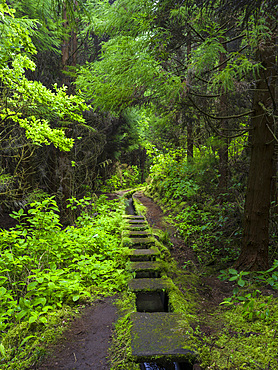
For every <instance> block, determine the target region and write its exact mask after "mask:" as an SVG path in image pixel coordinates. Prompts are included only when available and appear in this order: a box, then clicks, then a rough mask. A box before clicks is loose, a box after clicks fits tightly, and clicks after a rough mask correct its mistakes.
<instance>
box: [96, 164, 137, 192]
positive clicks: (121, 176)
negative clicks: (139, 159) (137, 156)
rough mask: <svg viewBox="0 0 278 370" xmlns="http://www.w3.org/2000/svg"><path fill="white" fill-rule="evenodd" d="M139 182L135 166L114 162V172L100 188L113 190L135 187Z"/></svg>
mask: <svg viewBox="0 0 278 370" xmlns="http://www.w3.org/2000/svg"><path fill="white" fill-rule="evenodd" d="M138 184H140V172H139V170H138V167H137V166H128V165H127V164H119V163H117V164H116V171H115V174H114V175H112V176H111V178H110V179H108V180H106V185H105V186H104V187H102V189H104V190H107V191H115V190H120V189H127V188H132V187H136V186H138Z"/></svg>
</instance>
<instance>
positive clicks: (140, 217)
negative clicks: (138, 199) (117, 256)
mask: <svg viewBox="0 0 278 370" xmlns="http://www.w3.org/2000/svg"><path fill="white" fill-rule="evenodd" d="M123 218H125V219H127V220H145V217H144V216H140V215H139V216H138V215H123Z"/></svg>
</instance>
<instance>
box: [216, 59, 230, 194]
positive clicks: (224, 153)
mask: <svg viewBox="0 0 278 370" xmlns="http://www.w3.org/2000/svg"><path fill="white" fill-rule="evenodd" d="M225 59H226V55H225V54H224V53H221V54H220V63H223V61H224V60H225ZM225 67H226V64H223V65H222V67H221V69H224V68H225ZM226 111H227V96H226V93H225V92H224V91H222V92H221V96H220V113H221V115H222V116H225V115H227V114H226ZM227 127H228V122H227V120H221V122H220V131H221V133H222V134H223V137H222V139H221V141H220V145H219V149H218V154H219V175H220V176H219V183H218V190H219V193H226V191H227V186H228V176H229V171H228V162H229V151H228V149H229V140H228V138H227V137H225V135H227V131H226V129H227Z"/></svg>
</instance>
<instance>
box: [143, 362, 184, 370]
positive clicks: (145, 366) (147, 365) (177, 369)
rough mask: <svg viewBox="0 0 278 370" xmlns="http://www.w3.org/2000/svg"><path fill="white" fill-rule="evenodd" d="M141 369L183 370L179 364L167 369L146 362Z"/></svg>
mask: <svg viewBox="0 0 278 370" xmlns="http://www.w3.org/2000/svg"><path fill="white" fill-rule="evenodd" d="M140 368H141V370H181V367H180V366H179V364H178V363H177V362H173V363H171V364H169V365H168V366H166V367H165V366H164V365H162V366H160V365H158V364H156V363H154V362H152V363H149V362H144V363H143V364H141V365H140Z"/></svg>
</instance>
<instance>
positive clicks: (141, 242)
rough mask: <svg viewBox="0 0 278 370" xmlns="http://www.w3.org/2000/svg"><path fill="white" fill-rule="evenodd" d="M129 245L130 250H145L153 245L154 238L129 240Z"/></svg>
mask: <svg viewBox="0 0 278 370" xmlns="http://www.w3.org/2000/svg"><path fill="white" fill-rule="evenodd" d="M129 240H130V243H131V248H135V247H136V248H139V247H140V249H141V248H146V247H147V246H151V245H153V244H154V243H155V238H153V237H148V238H129Z"/></svg>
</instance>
